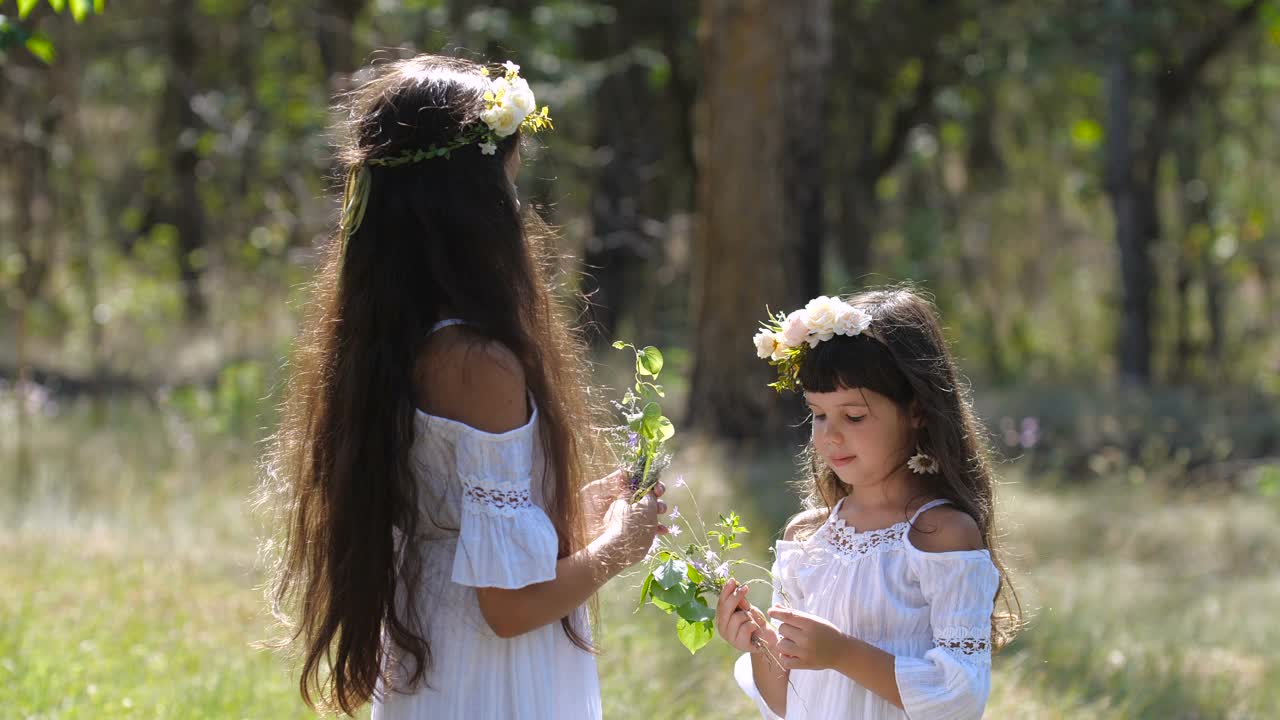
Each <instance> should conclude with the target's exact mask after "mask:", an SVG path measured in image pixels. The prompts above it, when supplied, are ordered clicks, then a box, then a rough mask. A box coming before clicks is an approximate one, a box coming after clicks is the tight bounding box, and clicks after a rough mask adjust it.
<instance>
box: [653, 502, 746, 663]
mask: <svg viewBox="0 0 1280 720" xmlns="http://www.w3.org/2000/svg"><path fill="white" fill-rule="evenodd" d="M678 485H681V486H683V487H684V488H687V485H686V484H685V483H684V481H683V479H682V480H681V481H680V483H678ZM689 497H690V499H691V500H693V502H694V508H695V510H694V516H693V520H694V521H695V522H697V524H698V527H699V529H700V531H701V535H700V537H699V538H698V540H696V541H695V542H692V543H687V544H681V543H680V542H679V541H678V540H677V539H676V538H678V537H679V536H680V535H681V533H682V532H683V531H682V529H681V525H678V524H676V523H681V524H682V525H683V526H684V527H685V528H688V529H689V531H690V533H691V534H692V533H693V532H694V530H693V524H692V523H691V522H690V521H689V520H688V519H687V518H686V517H685V516H683V515H680V514H679V513H678V512H677V511H676V510H674V509H673V513H672V523H673V525H672V529H671V532H670V534H667V535H659V536H658V537H657V538H656V539H655V541H654V547H653V549H651V550H650V553H649V555H648V557H646V558H645V562H646V564H647V566H648V568H649V573H648V574H647V575H646V576H645V578H644V580H643V581H642V582H641V584H640V600H639V603H640V606H641V607H643V606H644V605H645V604H649V605H652V606H654V607H656V608H658V609H659V610H661V611H663V612H665V613H666V614H668V615H672V614H674V615H676V616H677V617H676V637H677V638H678V639H679V640H680V643H681V644H682V645H684V647H685V648H686V649H687V650H688V651H689V653H690V654H693V653H697V652H698V651H699V650H701V649H702V648H703V647H705V646H706V645H707V643H708V642H710V641H711V638H712V636H713V635H714V634H715V616H716V611H715V608H714V607H713V605H714V604H715V603H716V601H717V599H718V597H719V594H720V591H721V589H723V588H724V584H725V582H726V581H728V579H729V577H730V571H731V569H732V568H733V567H734V566H737V565H743V564H746V565H750V563H748V562H747V561H746V560H744V559H741V558H739V559H732V560H730V559H722V558H728V557H729V556H728V553H729V552H730V551H732V550H736V549H738V548H740V547H742V543H739V542H737V538H738V536H739V535H745V534H747V533H748V530H747V528H746V527H744V526H743V525H742V524H741V520H740V518H739V517H738V514H737V513H735V512H730V513H729V514H728V515H727V516H726V515H721V516H720V521H719V523H718V524H717V525H716V526H715V527H714V528H713V529H711V530H706V529H705V528H704V526H703V521H702V517H701V516H700V515H699V514H698V511H697V501H696V500H695V499H693V491H692V490H689Z"/></svg>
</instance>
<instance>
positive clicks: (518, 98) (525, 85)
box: [506, 77, 538, 120]
mask: <svg viewBox="0 0 1280 720" xmlns="http://www.w3.org/2000/svg"><path fill="white" fill-rule="evenodd" d="M506 99H507V102H508V103H509V104H510V105H511V106H512V107H514V108H515V109H516V110H519V111H520V113H521V114H522V115H523V116H528V114H529V113H531V112H533V111H534V110H536V109H538V107H537V106H538V103H537V101H536V100H534V97H533V90H530V89H529V82H528V81H527V80H525V79H524V78H521V77H518V78H516V79H514V80H512V81H511V89H510V90H508V91H507V98H506ZM520 119H521V120H524V117H521V118H520Z"/></svg>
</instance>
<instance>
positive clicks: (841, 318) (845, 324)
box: [835, 303, 871, 337]
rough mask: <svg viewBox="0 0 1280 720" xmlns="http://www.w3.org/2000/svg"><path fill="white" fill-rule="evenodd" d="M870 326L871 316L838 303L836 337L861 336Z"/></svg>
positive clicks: (858, 309) (846, 304)
mask: <svg viewBox="0 0 1280 720" xmlns="http://www.w3.org/2000/svg"><path fill="white" fill-rule="evenodd" d="M870 326H871V316H870V315H868V314H867V313H866V312H865V311H863V310H862V309H860V308H856V307H854V306H852V305H850V304H848V303H840V307H839V308H838V309H837V310H836V325H835V331H836V334H837V335H846V336H848V337H853V336H854V335H860V334H862V332H863V331H865V330H866V329H867V328H868V327H870Z"/></svg>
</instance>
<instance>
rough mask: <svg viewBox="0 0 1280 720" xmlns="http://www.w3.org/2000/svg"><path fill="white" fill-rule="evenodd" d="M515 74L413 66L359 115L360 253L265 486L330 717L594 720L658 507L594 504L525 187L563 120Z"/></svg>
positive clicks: (312, 347)
mask: <svg viewBox="0 0 1280 720" xmlns="http://www.w3.org/2000/svg"><path fill="white" fill-rule="evenodd" d="M518 73H519V68H518V67H517V66H516V65H514V64H512V63H507V64H505V65H504V66H503V67H501V68H497V67H494V68H486V67H482V66H480V65H477V64H474V63H469V62H463V61H459V60H452V59H448V58H441V57H432V56H420V57H416V58H413V59H411V60H406V61H403V62H398V63H390V64H385V65H381V66H380V67H378V69H377V71H376V73H375V77H374V78H373V79H371V80H370V81H368V82H367V83H366V84H365V85H363V86H362V87H361V88H360V89H359V90H357V91H356V92H355V93H354V94H353V95H352V97H351V99H350V113H351V116H350V122H349V124H348V127H347V128H346V131H347V132H346V135H347V139H348V144H347V146H346V147H345V148H344V151H343V154H342V158H341V159H342V161H343V163H344V165H345V166H346V169H347V178H348V180H347V184H346V193H345V197H344V202H343V216H342V226H341V231H340V233H339V237H338V242H336V243H334V245H333V247H332V249H331V250H330V251H329V254H328V256H327V257H326V259H325V261H324V264H323V266H322V268H321V270H320V272H319V275H318V276H317V279H316V281H315V288H314V289H315V293H316V304H315V306H314V308H313V311H312V314H311V317H310V318H309V324H308V329H307V331H306V332H305V333H304V335H303V336H302V338H301V339H300V342H299V349H298V351H297V363H296V365H297V367H296V369H295V374H294V377H293V380H292V383H291V386H290V400H289V403H288V404H287V405H286V407H285V412H284V416H283V418H282V421H281V427H280V431H279V434H278V435H277V437H276V440H275V447H274V452H273V455H272V457H271V462H270V464H269V469H270V472H269V473H268V474H267V479H266V486H265V492H266V495H267V499H268V500H278V501H279V507H280V510H281V516H282V517H281V518H280V519H281V521H282V525H283V526H284V537H283V548H282V552H281V557H280V562H279V566H278V568H277V572H276V576H275V578H274V584H273V588H272V591H273V596H274V599H275V600H276V601H277V602H279V603H281V604H287V605H288V606H290V607H289V608H288V609H289V610H292V611H294V612H293V617H292V618H287V619H289V620H290V621H291V629H292V631H293V633H292V634H293V639H295V640H297V641H298V643H299V645H300V650H301V654H302V657H303V667H302V677H301V691H302V697H303V698H304V700H305V701H306V702H307V703H308V704H310V705H313V706H314V705H317V704H323V705H324V706H326V707H327V708H329V709H333V710H338V711H341V712H343V713H347V714H354V712H355V711H356V710H357V709H358V708H360V707H361V706H362V705H363V704H365V703H366V702H369V701H371V700H372V701H373V712H372V715H373V717H374V718H375V719H380V718H386V719H388V720H390V719H393V718H394V719H397V720H400V719H409V718H433V719H439V720H451V719H454V718H531V719H534V720H559V719H560V718H598V717H599V716H600V697H599V688H598V683H597V677H596V667H595V659H594V656H593V654H592V653H593V651H592V647H591V643H590V628H589V626H588V624H587V617H586V616H587V614H586V612H585V611H584V609H583V606H584V603H586V602H587V600H588V599H589V598H590V597H591V596H592V595H593V593H594V592H595V591H596V590H597V588H599V587H600V585H601V584H603V583H604V582H605V581H606V580H608V579H609V578H610V577H612V576H613V575H615V574H617V573H618V572H620V571H621V570H622V569H623V568H625V567H627V566H629V565H631V564H632V563H634V562H636V561H638V560H639V559H640V558H642V557H643V556H644V554H645V552H646V551H647V549H648V548H649V546H650V544H651V543H652V541H653V538H654V534H655V532H657V531H658V530H657V528H658V523H657V514H658V513H659V512H661V510H662V508H661V507H660V505H661V503H659V502H658V501H657V499H656V498H655V497H654V496H648V497H646V499H645V500H643V501H641V502H639V503H636V504H634V505H633V504H631V503H629V502H627V501H626V500H623V499H620V498H621V497H622V496H623V495H627V494H629V491H628V490H627V489H626V487H625V484H624V477H623V475H622V474H621V473H618V474H615V475H613V476H610V477H609V478H606V479H605V480H601V481H597V482H596V483H593V484H591V485H590V486H588V487H587V489H586V492H585V493H582V494H580V492H579V490H580V488H582V486H583V482H582V481H583V478H584V473H585V463H584V458H585V457H587V456H588V453H587V448H586V443H587V440H589V438H588V437H587V436H586V434H585V429H586V428H588V427H590V424H589V423H588V422H586V421H585V418H586V414H585V403H584V395H583V392H584V388H585V386H584V384H583V382H582V379H583V377H584V371H583V367H582V364H581V360H580V358H581V357H583V353H582V352H581V349H580V347H579V345H578V343H577V341H576V339H575V338H574V337H573V336H572V334H571V333H570V332H569V331H568V329H567V328H566V326H565V324H564V323H563V322H562V321H561V320H560V316H559V314H558V313H557V312H556V308H555V307H554V305H553V303H552V300H551V294H550V291H549V287H548V282H547V278H545V277H544V276H543V267H544V263H545V259H546V257H545V254H544V253H543V251H542V249H541V246H540V245H539V244H538V239H537V238H536V237H533V236H530V235H527V234H526V232H525V225H524V222H523V221H522V217H521V215H520V214H519V212H518V203H517V201H516V193H515V186H514V184H513V181H514V177H515V173H516V169H517V168H518V167H519V156H518V149H519V148H518V144H519V141H520V138H521V135H522V133H526V132H531V131H537V130H541V129H542V128H544V127H546V126H548V125H549V124H550V119H549V117H548V116H547V111H546V109H545V108H544V109H542V110H541V111H537V110H535V109H534V98H533V93H532V91H531V90H530V89H529V86H528V83H526V82H525V81H524V80H523V79H522V78H520V76H519V74H518ZM656 492H657V494H661V489H660V488H659V489H658V490H657V491H656ZM317 693H318V695H319V697H316V694H317Z"/></svg>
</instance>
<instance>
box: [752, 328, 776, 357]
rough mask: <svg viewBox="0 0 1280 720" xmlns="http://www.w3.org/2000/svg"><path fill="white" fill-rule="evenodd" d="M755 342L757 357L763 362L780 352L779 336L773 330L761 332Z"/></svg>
mask: <svg viewBox="0 0 1280 720" xmlns="http://www.w3.org/2000/svg"><path fill="white" fill-rule="evenodd" d="M753 340H754V341H755V344H756V356H757V357H759V358H760V359H761V360H764V359H766V358H770V357H772V356H773V354H774V353H775V352H777V351H778V336H777V335H775V334H774V333H773V331H772V330H761V331H760V332H758V333H756V336H755V337H754V338H753Z"/></svg>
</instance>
